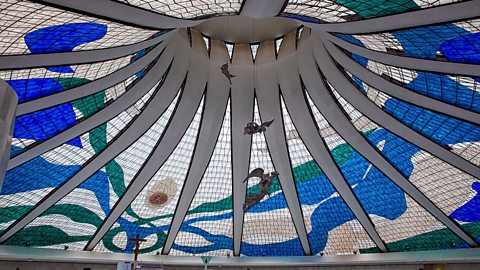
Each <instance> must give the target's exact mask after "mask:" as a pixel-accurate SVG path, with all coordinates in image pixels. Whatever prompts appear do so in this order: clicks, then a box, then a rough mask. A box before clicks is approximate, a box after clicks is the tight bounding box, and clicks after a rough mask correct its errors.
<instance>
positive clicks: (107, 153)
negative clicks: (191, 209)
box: [0, 86, 179, 243]
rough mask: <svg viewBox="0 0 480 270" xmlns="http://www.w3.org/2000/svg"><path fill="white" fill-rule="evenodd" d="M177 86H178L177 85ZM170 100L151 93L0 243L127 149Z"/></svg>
mask: <svg viewBox="0 0 480 270" xmlns="http://www.w3.org/2000/svg"><path fill="white" fill-rule="evenodd" d="M178 87H179V86H178ZM177 89H178V88H177ZM172 101H173V99H172V100H168V99H165V98H164V97H163V95H162V93H161V92H160V91H157V92H156V93H155V96H154V97H153V99H152V101H151V102H150V103H149V104H148V105H147V106H146V108H145V109H144V110H143V111H142V112H141V113H140V115H139V116H138V118H137V119H136V120H135V121H134V122H133V123H132V124H131V125H130V126H129V127H128V128H127V129H126V130H124V131H123V133H121V134H120V136H118V137H117V139H115V140H114V141H112V142H111V143H110V145H109V146H108V147H107V148H106V149H105V150H104V151H102V152H100V153H99V154H98V155H96V156H95V157H94V158H93V159H91V161H90V162H88V163H86V164H85V165H84V166H83V167H82V168H81V169H80V170H79V171H78V172H77V173H76V174H75V175H74V176H73V177H71V178H70V179H69V180H68V181H66V182H65V183H64V184H62V185H61V186H59V187H58V188H56V189H54V190H53V191H52V192H51V193H49V194H48V195H47V196H46V197H44V198H43V200H42V201H41V202H40V203H38V204H37V205H35V207H34V208H33V209H32V210H31V211H30V212H28V213H27V214H26V215H24V216H23V217H22V218H20V219H18V220H17V221H16V222H15V223H13V224H12V225H11V226H10V227H9V228H8V229H7V230H5V231H4V233H3V235H2V236H1V237H0V243H4V242H5V241H6V240H7V239H8V238H10V237H11V236H13V235H14V234H15V233H16V232H18V231H19V230H20V229H22V228H23V227H25V226H27V225H28V224H29V223H30V222H32V221H33V220H34V219H35V218H37V217H38V216H40V215H41V214H42V213H43V212H45V211H46V210H47V209H49V208H50V207H52V206H53V205H54V204H56V203H57V202H58V201H60V200H61V199H62V198H63V197H65V196H66V195H67V194H69V193H70V192H71V191H73V190H74V189H75V188H77V187H78V186H79V185H80V184H82V183H83V182H84V181H85V180H86V179H88V178H89V177H90V176H91V175H93V174H94V173H95V172H97V171H98V170H100V169H101V168H103V167H104V166H105V165H106V164H107V163H108V162H109V161H111V160H112V159H114V158H115V157H116V156H118V155H119V154H120V153H121V152H123V151H124V150H125V149H127V148H128V147H129V146H130V145H131V144H133V143H134V142H135V141H136V140H137V139H138V138H140V137H141V136H142V135H143V134H144V133H145V132H146V131H147V130H148V129H150V128H151V126H152V125H153V124H154V123H155V122H156V120H157V119H158V118H159V117H160V115H161V114H163V112H164V111H165V110H166V109H167V108H168V106H169V105H170V103H171V102H172Z"/></svg>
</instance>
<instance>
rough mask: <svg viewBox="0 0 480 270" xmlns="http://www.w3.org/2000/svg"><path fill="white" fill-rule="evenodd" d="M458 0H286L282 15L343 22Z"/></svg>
mask: <svg viewBox="0 0 480 270" xmlns="http://www.w3.org/2000/svg"><path fill="white" fill-rule="evenodd" d="M456 1H458V0H447V1H439V0H433V1H431V0H428V1H424V0H418V1H410V0H394V1H386V0H375V1H358V0H355V1H345V0H328V1H324V0H321V1H320V0H315V1H310V0H292V1H288V4H287V6H286V7H285V10H284V13H283V14H282V16H286V17H290V16H294V17H296V16H299V17H306V18H305V19H307V20H308V19H313V20H319V21H321V22H345V21H354V20H360V19H367V18H374V17H380V16H386V15H392V14H397V13H403V12H408V11H413V10H418V9H421V8H429V7H433V6H438V5H443V4H448V3H453V2H456Z"/></svg>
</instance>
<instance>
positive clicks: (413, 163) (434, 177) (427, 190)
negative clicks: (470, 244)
mask: <svg viewBox="0 0 480 270" xmlns="http://www.w3.org/2000/svg"><path fill="white" fill-rule="evenodd" d="M334 94H335V96H336V97H337V99H338V100H339V101H341V103H344V104H345V103H347V102H346V101H345V100H344V99H343V98H342V97H341V96H340V95H339V94H338V93H337V92H334ZM355 113H356V114H357V115H358V114H360V115H361V113H360V112H358V111H356V112H355ZM352 119H354V118H352ZM359 119H362V122H363V124H362V123H360V121H354V120H352V123H353V124H354V126H355V127H356V128H357V129H358V126H362V125H372V124H374V125H376V124H375V123H373V122H372V121H371V120H370V119H368V118H367V117H365V116H363V115H362V117H361V118H359ZM366 138H367V139H368V141H369V142H370V144H372V146H374V147H376V148H377V149H378V150H379V151H380V154H381V155H382V156H383V157H384V158H385V159H386V160H387V161H389V162H390V163H391V164H392V165H393V166H394V167H395V168H396V169H397V170H399V171H400V172H401V173H402V174H403V175H404V176H405V177H406V178H407V179H409V181H410V182H412V184H414V185H415V186H416V187H417V188H418V189H419V190H420V191H421V192H422V193H423V194H425V196H426V197H428V198H429V199H430V200H432V202H433V203H434V204H435V205H437V206H438V207H439V208H440V209H441V210H442V211H443V212H444V213H445V214H447V215H450V214H451V213H452V212H454V211H455V210H456V209H458V208H459V207H460V206H461V205H463V204H464V203H466V202H467V201H468V200H469V199H471V198H472V197H473V196H474V192H473V191H472V189H471V187H472V184H473V183H474V182H478V179H475V178H473V177H472V176H470V175H468V174H466V173H464V172H462V171H460V170H459V169H457V168H455V167H453V166H452V165H450V164H448V163H446V162H444V161H442V160H440V159H439V158H437V157H435V156H433V155H431V154H429V153H428V152H425V151H423V150H420V149H419V148H418V147H416V146H415V145H412V144H411V143H409V142H407V141H405V140H403V139H402V138H400V137H398V136H396V135H394V134H393V133H390V132H388V131H387V130H385V129H382V128H380V129H378V130H376V131H375V132H374V133H372V134H371V135H368V136H366ZM380 142H382V143H380ZM464 228H465V229H466V230H467V231H468V230H470V232H471V233H472V234H473V235H476V234H477V229H476V227H475V226H470V227H468V226H466V227H464Z"/></svg>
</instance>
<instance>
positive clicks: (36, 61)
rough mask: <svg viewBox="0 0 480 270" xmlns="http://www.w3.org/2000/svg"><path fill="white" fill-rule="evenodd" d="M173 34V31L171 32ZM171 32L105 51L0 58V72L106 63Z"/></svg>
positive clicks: (146, 45) (135, 50)
mask: <svg viewBox="0 0 480 270" xmlns="http://www.w3.org/2000/svg"><path fill="white" fill-rule="evenodd" d="M173 32H174V31H173ZM171 33H172V32H168V33H162V34H161V35H159V36H157V37H154V38H150V39H147V40H144V41H141V42H138V43H135V44H131V45H125V46H118V47H111V48H106V49H97V50H85V51H73V52H58V53H43V54H19V55H2V56H0V70H7V69H25V68H36V67H51V66H59V65H67V64H68V65H79V64H88V63H94V62H102V61H108V60H112V59H116V58H120V57H123V56H127V55H130V54H134V53H136V52H138V51H141V50H143V49H145V48H148V47H151V46H154V45H156V44H158V43H160V42H162V41H163V40H165V39H166V38H168V37H169V36H170V35H171Z"/></svg>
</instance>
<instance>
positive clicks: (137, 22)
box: [34, 0, 202, 30]
mask: <svg viewBox="0 0 480 270" xmlns="http://www.w3.org/2000/svg"><path fill="white" fill-rule="evenodd" d="M34 2H39V3H42V4H44V5H51V6H54V7H59V8H63V9H66V10H73V11H75V12H78V13H81V14H88V15H93V16H95V17H99V18H105V19H108V20H111V21H116V22H120V23H124V24H127V25H134V26H137V27H141V28H148V29H158V30H162V29H169V28H184V27H191V26H195V25H197V24H199V23H201V22H202V20H198V21H193V20H184V19H178V18H174V17H171V16H167V15H161V14H159V13H156V12H153V11H149V10H146V9H142V8H138V7H134V6H130V5H127V4H123V3H121V2H117V1H113V0H34Z"/></svg>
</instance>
